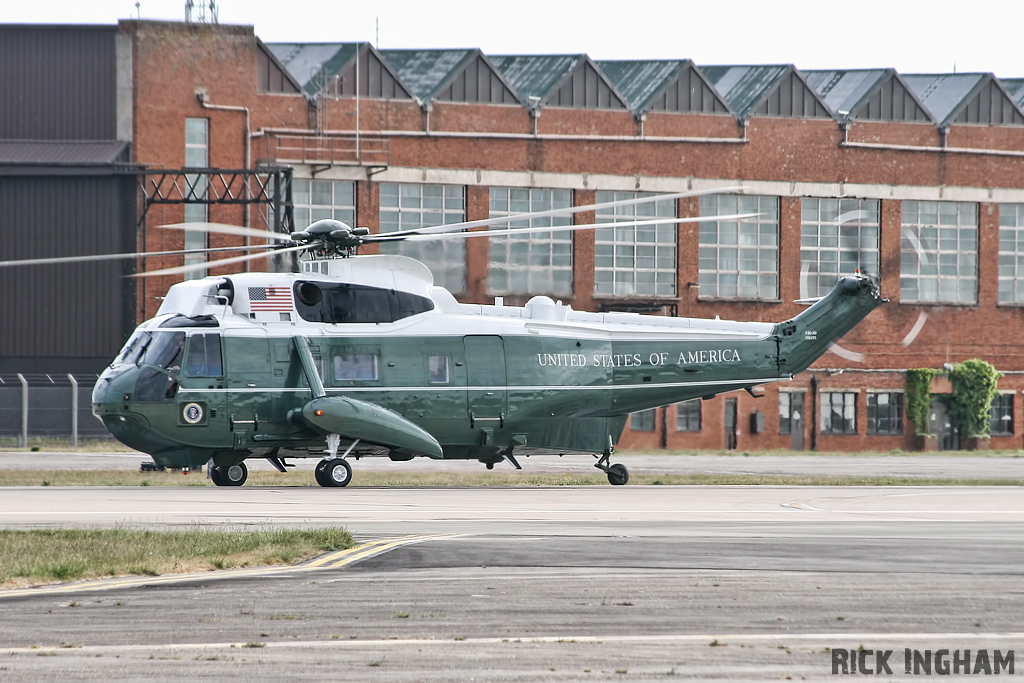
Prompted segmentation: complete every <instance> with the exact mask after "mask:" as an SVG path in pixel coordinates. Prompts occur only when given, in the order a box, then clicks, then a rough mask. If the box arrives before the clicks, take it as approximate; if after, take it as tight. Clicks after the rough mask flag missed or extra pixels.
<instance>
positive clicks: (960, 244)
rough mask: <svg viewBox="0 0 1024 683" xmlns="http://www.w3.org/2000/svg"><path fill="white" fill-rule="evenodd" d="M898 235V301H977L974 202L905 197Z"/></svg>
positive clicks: (969, 302) (975, 205)
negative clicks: (906, 198) (909, 199)
mask: <svg viewBox="0 0 1024 683" xmlns="http://www.w3.org/2000/svg"><path fill="white" fill-rule="evenodd" d="M900 235H901V240H900V300H901V301H902V302H904V303H943V304H973V303H975V302H977V300H978V296H977V292H978V205H977V204H972V203H970V202H912V201H904V202H903V227H902V229H901V231H900Z"/></svg>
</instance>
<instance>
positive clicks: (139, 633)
mask: <svg viewBox="0 0 1024 683" xmlns="http://www.w3.org/2000/svg"><path fill="white" fill-rule="evenodd" d="M21 458H39V459H38V460H32V462H33V463H34V464H35V465H38V466H44V465H48V466H49V467H71V466H87V463H94V464H95V466H97V467H100V466H102V467H110V466H111V465H110V464H109V463H112V462H114V461H115V460H117V459H123V463H124V464H123V466H125V467H138V462H139V458H138V457H137V456H123V455H117V456H96V455H89V456H84V455H76V456H61V455H55V456H40V454H17V455H15V454H0V467H11V466H15V467H18V468H21V467H23V465H19V464H17V463H18V462H19V459H21ZM80 459H81V460H80ZM129 459H130V460H129ZM45 460H49V462H45ZM530 460H531V461H532V462H529V463H528V462H523V463H522V464H523V466H524V468H526V469H528V470H529V469H540V468H542V467H563V466H565V465H564V464H562V463H558V462H551V463H547V462H542V461H541V460H539V459H536V458H531V459H530ZM570 460H574V461H576V463H574V464H573V465H572V466H574V467H575V466H580V467H587V468H588V469H589V468H590V463H589V461H588V460H587V459H584V458H579V457H577V458H565V459H563V463H565V462H568V461H570ZM818 460H820V458H819V457H818V456H810V458H808V459H805V458H804V457H791V456H751V457H743V456H735V457H730V456H725V457H720V456H677V457H672V456H634V455H629V456H623V458H622V461H624V462H626V463H627V465H628V466H629V467H630V469H631V471H633V472H637V471H642V470H644V469H645V468H651V470H652V471H694V469H693V468H696V467H700V468H706V469H708V470H710V471H759V472H761V473H764V472H765V471H774V472H807V471H812V472H817V473H821V472H820V468H822V467H827V468H829V470H830V471H831V472H834V470H832V468H834V467H837V466H840V467H844V468H846V467H848V468H851V471H856V472H857V473H858V474H872V473H875V474H885V475H890V474H893V471H898V472H903V473H904V474H900V475H899V476H928V477H951V478H956V477H961V476H967V475H966V474H964V475H961V474H952V473H954V472H973V473H975V474H977V476H983V477H985V478H995V479H1000V478H1006V479H1013V478H1019V477H1020V474H1019V470H1020V468H1021V461H1020V460H1018V459H1015V458H1012V457H977V456H967V457H957V456H953V457H947V456H908V457H882V458H861V457H857V456H851V457H845V456H844V457H841V458H834V457H830V458H829V459H828V461H827V462H818ZM55 461H56V462H55ZM800 461H804V462H800ZM100 463H102V464H100ZM303 465H305V463H300V468H301V467H302V466H303ZM375 465H380V466H385V467H392V466H396V465H397V466H409V465H415V466H420V463H418V462H415V463H397V464H396V463H390V462H387V461H376V463H375V461H372V460H364V461H360V462H359V463H357V464H356V476H358V473H359V471H360V468H363V467H366V466H375ZM423 465H433V466H437V465H441V466H449V465H452V463H429V462H425V463H423ZM456 465H458V466H465V465H466V464H465V463H456ZM470 465H475V467H474V471H476V470H477V469H479V465H478V464H475V463H470ZM88 466H92V465H88ZM309 466H310V467H311V466H312V464H311V463H310V464H309ZM673 468H675V469H673ZM724 468H735V469H728V470H724ZM908 472H919V473H920V474H918V475H912V474H905V473H908ZM981 472H985V474H980V473H981ZM297 474H299V475H300V476H305V475H304V473H297ZM114 524H122V525H123V524H129V525H133V526H145V527H151V528H174V527H179V526H182V525H189V526H194V525H208V526H216V527H228V528H239V527H242V528H245V527H250V526H253V525H258V526H261V527H262V526H267V525H270V526H274V525H301V526H309V525H318V524H331V525H342V526H346V527H347V528H349V530H350V531H352V532H353V534H354V536H355V537H356V538H357V540H358V541H359V542H360V543H361V545H360V546H359V547H357V548H356V549H353V550H351V551H347V552H344V553H336V554H332V555H330V556H325V557H324V558H321V560H320V561H319V563H314V564H312V565H307V566H300V567H277V568H269V569H263V570H259V571H255V570H254V571H235V572H207V573H203V574H199V575H188V576H173V575H172V576H163V577H141V578H133V579H128V578H125V579H117V580H113V581H109V582H100V583H83V584H72V585H62V586H56V587H51V588H42V589H35V590H31V589H30V590H22V591H6V592H0V681H6V680H12V681H21V680H57V679H60V680H74V681H79V680H81V681H100V680H103V681H107V680H114V679H117V680H140V681H141V680H154V679H164V680H178V679H185V678H188V679H208V680H244V679H250V680H332V681H410V682H412V681H469V680H477V681H549V680H550V681H593V680H616V681H623V680H676V679H700V680H707V679H712V678H714V679H728V680H778V679H783V680H785V679H788V678H793V679H800V678H804V679H808V680H823V679H826V678H830V677H831V675H832V668H831V662H832V654H831V649H838V648H852V649H857V648H860V647H863V648H866V649H872V650H881V651H883V652H884V651H886V650H892V651H893V652H894V653H895V654H893V655H892V656H891V658H890V660H889V665H890V666H891V667H892V669H893V671H894V675H896V676H902V675H905V674H904V671H903V667H904V658H903V653H904V649H905V648H909V649H911V650H918V651H921V652H923V651H924V650H927V649H930V650H932V652H936V651H937V650H939V649H943V648H945V649H949V650H950V651H953V650H960V651H964V650H968V649H969V650H971V651H972V652H974V653H975V654H977V653H978V652H979V651H981V650H985V651H986V652H987V653H989V656H992V654H993V653H994V650H997V649H998V650H1000V651H1001V652H1002V653H1005V652H1006V651H1008V650H1014V649H1016V651H1017V652H1021V651H1022V649H1024V648H1022V647H1021V646H1022V644H1024V625H1022V620H1021V617H1020V615H1021V614H1024V590H1022V588H1021V587H1022V586H1024V582H1022V578H1024V577H1022V575H1024V533H1022V532H1024V492H1022V491H1021V490H1020V488H1018V487H1013V486H991V487H990V486H964V487H929V486H921V487H788V486H723V487H715V486H682V487H674V486H632V485H627V486H625V487H611V486H607V487H605V486H593V487H537V486H530V487H527V486H522V487H519V486H510V487H466V488H459V487H454V488H420V487H417V488H401V487H389V488H363V487H360V488H347V489H320V488H319V487H316V486H309V487H287V488H276V487H249V486H244V487H241V488H237V489H235V488H230V489H229V488H220V489H218V488H208V487H198V488H197V487H181V488H165V487H148V488H144V487H138V488H135V487H132V488H127V487H126V488H113V487H110V488H108V487H69V488H57V487H38V488H34V487H24V488H8V489H2V490H0V526H3V527H14V528H32V527H49V526H68V525H104V526H106V525H114ZM871 661H872V662H874V661H875V660H874V659H871ZM1017 664H1018V665H1020V666H1024V663H1020V662H1018V663H1017ZM1004 673H1007V672H1005V671H1004ZM943 678H947V679H948V678H950V676H943ZM954 678H955V677H954Z"/></svg>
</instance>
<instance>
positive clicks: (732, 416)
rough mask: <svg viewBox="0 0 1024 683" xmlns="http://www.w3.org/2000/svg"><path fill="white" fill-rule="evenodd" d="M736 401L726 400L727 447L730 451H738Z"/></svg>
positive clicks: (732, 399)
mask: <svg viewBox="0 0 1024 683" xmlns="http://www.w3.org/2000/svg"><path fill="white" fill-rule="evenodd" d="M736 414H737V406H736V399H734V398H727V399H725V447H726V449H728V450H730V451H731V450H735V449H736Z"/></svg>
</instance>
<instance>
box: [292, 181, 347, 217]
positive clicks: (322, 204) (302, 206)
mask: <svg viewBox="0 0 1024 683" xmlns="http://www.w3.org/2000/svg"><path fill="white" fill-rule="evenodd" d="M292 203H293V205H294V208H293V209H292V211H293V212H294V213H293V221H294V225H295V226H296V228H304V227H306V226H307V225H309V224H310V223H313V222H314V221H318V220H321V219H323V218H333V219H334V220H336V221H343V222H345V223H347V224H348V225H349V226H350V227H355V224H356V184H355V182H354V181H351V180H301V179H296V180H293V181H292Z"/></svg>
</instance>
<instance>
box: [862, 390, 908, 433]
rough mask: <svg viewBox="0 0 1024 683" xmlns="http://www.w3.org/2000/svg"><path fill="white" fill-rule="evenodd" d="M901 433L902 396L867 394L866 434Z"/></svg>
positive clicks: (899, 394)
mask: <svg viewBox="0 0 1024 683" xmlns="http://www.w3.org/2000/svg"><path fill="white" fill-rule="evenodd" d="M902 433H903V394H901V393H898V392H892V393H870V394H868V434H877V435H890V434H902Z"/></svg>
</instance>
